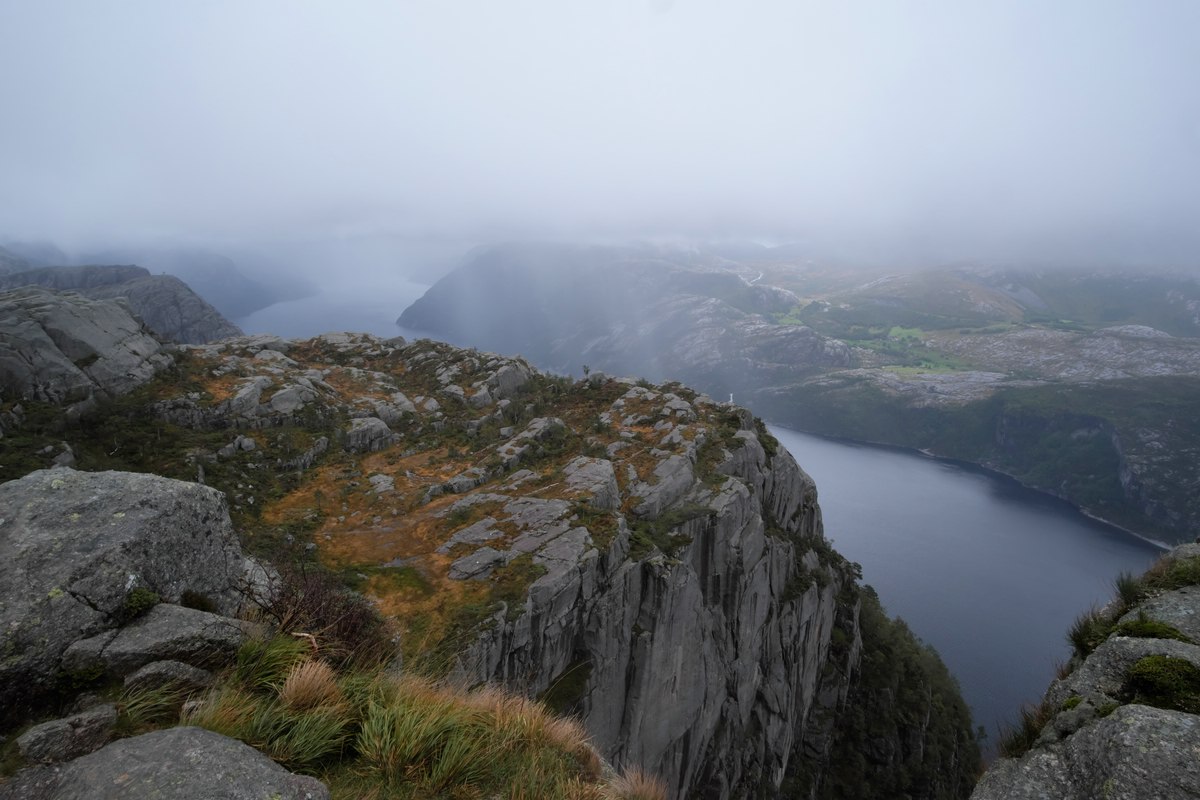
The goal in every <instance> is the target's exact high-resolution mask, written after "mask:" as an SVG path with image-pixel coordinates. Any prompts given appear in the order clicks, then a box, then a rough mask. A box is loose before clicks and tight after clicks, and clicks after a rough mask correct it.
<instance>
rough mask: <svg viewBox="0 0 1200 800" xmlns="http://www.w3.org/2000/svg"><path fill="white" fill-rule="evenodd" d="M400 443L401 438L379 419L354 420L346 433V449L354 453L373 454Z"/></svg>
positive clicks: (364, 418)
mask: <svg viewBox="0 0 1200 800" xmlns="http://www.w3.org/2000/svg"><path fill="white" fill-rule="evenodd" d="M398 441H399V437H397V436H396V434H394V433H392V429H391V428H389V427H388V426H387V423H386V422H384V421H383V420H381V419H379V418H378V417H363V418H361V419H352V420H350V429H349V430H348V431H346V449H347V450H349V451H350V452H352V453H373V452H375V451H376V450H383V449H385V448H387V447H391V446H392V445H394V444H395V443H396V442H398Z"/></svg>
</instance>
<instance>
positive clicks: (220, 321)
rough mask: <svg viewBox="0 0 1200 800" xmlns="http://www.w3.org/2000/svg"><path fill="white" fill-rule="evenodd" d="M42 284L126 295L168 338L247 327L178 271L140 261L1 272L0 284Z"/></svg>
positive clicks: (200, 337)
mask: <svg viewBox="0 0 1200 800" xmlns="http://www.w3.org/2000/svg"><path fill="white" fill-rule="evenodd" d="M29 285H34V286H42V287H45V288H47V289H57V290H59V291H72V292H78V293H79V294H82V295H84V296H85V297H90V298H92V299H93V300H112V299H115V298H122V299H124V301H125V302H126V303H128V305H129V308H130V309H131V310H132V311H133V313H134V314H136V315H137V316H138V317H140V318H141V319H142V321H144V322H145V323H146V326H147V327H148V328H150V330H152V331H154V332H155V333H156V334H158V335H159V336H161V337H163V338H164V339H170V340H172V341H176V342H184V343H188V344H203V343H205V342H213V341H216V340H218V339H227V338H229V337H230V336H241V335H242V331H241V329H240V328H238V327H237V326H236V325H234V324H233V323H232V322H230V321H229V320H227V319H225V317H223V316H221V312H219V311H217V310H216V309H215V308H213V307H212V306H210V305H209V304H208V303H207V302H205V301H204V300H203V298H201V297H200V295H198V294H196V293H195V292H194V291H192V289H191V287H189V286H188V285H187V284H186V283H184V282H183V281H181V280H180V279H179V278H176V277H175V276H174V275H151V274H150V272H149V270H146V269H144V268H143V267H134V266H93V265H89V266H82V267H43V268H40V269H32V270H27V271H24V272H18V273H14V274H11V275H7V276H4V277H2V278H0V289H10V288H16V287H19V286H29Z"/></svg>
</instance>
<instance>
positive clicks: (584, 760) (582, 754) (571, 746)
mask: <svg viewBox="0 0 1200 800" xmlns="http://www.w3.org/2000/svg"><path fill="white" fill-rule="evenodd" d="M543 713H545V712H543ZM545 717H546V721H545V726H544V730H545V736H546V741H547V743H548V744H550V745H551V746H553V747H557V748H559V749H560V750H564V751H566V752H568V753H570V754H571V755H572V756H574V757H575V760H576V761H578V762H579V767H580V769H581V771H582V773H583V777H584V778H586V779H587V780H593V781H594V780H599V779H600V767H601V765H600V754H599V753H597V752H596V749H595V748H594V747H592V743H591V739H590V737H589V736H588V732H587V730H585V729H584V727H583V723H582V722H580V721H579V720H578V719H576V718H575V717H555V716H553V715H551V714H545Z"/></svg>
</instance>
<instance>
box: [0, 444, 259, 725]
mask: <svg viewBox="0 0 1200 800" xmlns="http://www.w3.org/2000/svg"><path fill="white" fill-rule="evenodd" d="M247 569H248V565H247V561H246V559H245V557H244V556H243V555H242V552H241V547H240V545H239V544H238V540H237V536H236V534H235V533H234V531H233V528H232V526H231V525H230V522H229V513H228V510H227V506H226V503H225V498H224V496H223V495H222V494H221V493H220V492H217V491H214V490H212V489H209V488H207V487H204V486H199V485H197V484H190V483H184V482H181V481H174V480H170V479H167V478H160V477H158V476H155V475H138V474H131V473H120V472H101V473H84V472H76V471H74V470H71V469H67V468H58V469H52V470H40V471H37V472H34V473H31V474H30V475H28V476H26V477H24V478H21V479H20V480H15V481H9V482H8V483H4V484H0V652H3V654H4V657H3V660H2V661H0V708H3V709H4V710H5V718H6V721H7V719H8V718H10V717H13V716H16V715H19V714H20V713H23V712H25V711H27V710H28V707H29V704H31V703H36V702H37V701H38V699H39V698H40V697H41V696H43V695H47V694H51V693H53V692H55V691H57V690H58V688H59V685H60V684H61V682H63V681H70V680H71V679H72V673H71V669H72V667H71V666H69V665H64V656H66V655H67V653H68V652H69V651H72V648H74V650H75V652H77V653H79V651H80V649H81V648H84V652H85V653H92V654H93V655H94V656H95V659H92V658H86V657H83V654H80V655H79V656H78V657H76V658H75V659H73V661H72V664H73V665H74V669H75V670H76V672H77V673H79V674H86V675H88V676H94V675H95V674H97V670H96V665H97V664H99V665H102V667H107V668H109V669H110V670H112V671H114V672H118V673H121V674H124V672H129V671H132V670H133V669H136V668H137V667H139V666H141V665H142V664H145V663H148V662H150V661H155V660H159V659H161V658H179V657H180V653H181V652H183V651H187V652H191V651H194V650H196V648H199V647H207V646H209V645H212V644H214V641H213V640H212V636H216V637H217V640H216V641H219V642H220V643H221V646H223V647H225V648H226V649H228V647H229V646H230V645H229V644H228V638H229V636H228V635H225V633H224V628H225V626H219V625H216V624H215V620H216V619H217V618H214V617H213V615H208V614H204V613H203V612H200V611H191V610H189V609H176V610H174V611H170V609H171V608H174V607H167V606H163V607H160V608H156V609H155V610H154V613H152V614H151V615H149V616H148V617H146V618H144V619H143V620H140V621H139V624H138V625H137V626H134V627H133V628H125V629H123V630H122V631H120V632H119V633H118V632H117V631H116V629H117V628H118V627H120V626H121V625H122V624H123V623H124V622H126V621H127V620H128V619H129V618H130V617H132V616H134V615H135V614H136V613H137V612H138V611H141V610H142V608H141V607H140V606H143V605H145V604H146V603H147V602H154V601H155V600H158V599H161V600H163V601H166V602H173V603H178V602H179V601H180V599H181V598H182V597H183V595H184V593H185V592H186V593H193V594H195V595H198V596H202V597H206V598H208V599H209V600H210V601H211V602H212V603H213V604H214V605H215V606H216V607H218V608H220V609H222V610H224V611H227V612H231V611H233V610H235V609H236V607H237V605H238V603H239V602H240V591H241V589H242V588H243V583H244V580H245V576H246V574H247ZM194 615H200V616H203V617H205V620H204V621H203V623H204V624H201V623H199V622H197V623H196V625H194V626H193V627H197V626H198V627H201V628H205V627H211V628H212V629H213V631H214V632H213V634H212V636H208V637H206V636H204V635H202V634H199V633H198V634H195V635H194V636H193V637H192V638H191V639H186V641H183V640H181V637H184V638H186V635H187V630H188V627H187V626H185V625H182V624H180V623H181V619H180V618H181V617H186V618H189V619H190V618H191V617H192V616H194ZM160 618H161V619H162V620H163V621H162V623H161V624H159V623H156V620H159V619H160ZM209 618H212V619H209ZM155 624H159V627H160V628H163V631H162V633H163V636H159V637H157V639H158V642H157V644H155V645H154V646H150V645H148V644H147V637H145V636H142V637H140V641H141V643H142V646H140V647H139V646H137V645H136V644H135V643H136V641H137V640H138V637H137V635H136V634H137V632H138V631H139V630H141V629H143V628H146V627H151V626H154V625H155ZM230 635H232V634H230ZM95 637H100V640H96V639H95ZM164 637H165V638H166V639H168V640H171V641H174V642H175V644H176V645H177V646H174V647H166V646H165V645H164V644H163V639H164ZM114 638H115V639H116V640H117V641H114ZM151 638H154V637H151ZM176 640H180V641H176ZM88 642H94V643H95V647H93V648H90V649H87V648H86V646H85V644H84V643H88ZM120 642H124V643H125V644H124V645H121V644H120ZM193 645H194V646H193ZM233 646H234V647H236V645H233ZM93 651H94V652H93Z"/></svg>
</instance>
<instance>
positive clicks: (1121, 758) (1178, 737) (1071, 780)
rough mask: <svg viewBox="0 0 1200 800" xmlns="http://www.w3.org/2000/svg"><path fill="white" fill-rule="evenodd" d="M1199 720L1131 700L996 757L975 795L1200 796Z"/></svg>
mask: <svg viewBox="0 0 1200 800" xmlns="http://www.w3.org/2000/svg"><path fill="white" fill-rule="evenodd" d="M1197 752H1200V720H1198V719H1197V717H1196V716H1195V715H1194V714H1185V713H1183V712H1180V711H1167V710H1164V709H1161V708H1150V707H1149V706H1141V705H1128V706H1122V707H1121V708H1118V709H1117V710H1116V711H1114V712H1113V713H1112V715H1110V716H1108V717H1106V718H1104V719H1102V720H1100V721H1099V722H1097V723H1096V724H1095V725H1091V726H1088V727H1085V728H1083V729H1081V730H1080V731H1079V732H1078V733H1076V734H1075V735H1074V736H1071V737H1070V738H1068V739H1065V740H1064V741H1063V742H1062V743H1060V744H1057V745H1054V746H1052V747H1049V748H1045V749H1039V750H1035V751H1033V752H1032V753H1030V754H1029V755H1027V756H1025V757H1024V758H1021V759H1001V760H1000V761H998V762H997V763H996V764H994V765H993V766H992V767H991V769H989V770H988V771H987V772H986V773H985V774H984V776H983V779H982V780H980V782H979V785H978V786H976V787H975V792H974V793H973V794H972V795H971V798H972V800H1091V799H1092V798H1098V797H1102V798H1105V800H1144V799H1145V798H1151V797H1153V798H1155V800H1184V798H1195V797H1197V796H1200V761H1198V760H1197V759H1196V753H1197Z"/></svg>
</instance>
